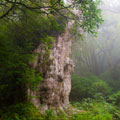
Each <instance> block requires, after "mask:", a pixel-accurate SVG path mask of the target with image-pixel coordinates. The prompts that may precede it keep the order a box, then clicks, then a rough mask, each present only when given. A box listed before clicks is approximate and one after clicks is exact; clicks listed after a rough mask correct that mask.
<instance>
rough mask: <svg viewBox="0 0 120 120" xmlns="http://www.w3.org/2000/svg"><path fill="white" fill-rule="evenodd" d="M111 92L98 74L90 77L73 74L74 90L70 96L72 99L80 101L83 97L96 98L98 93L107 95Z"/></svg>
mask: <svg viewBox="0 0 120 120" xmlns="http://www.w3.org/2000/svg"><path fill="white" fill-rule="evenodd" d="M109 93H110V88H109V86H108V85H107V84H106V83H105V82H104V81H102V80H101V79H99V78H98V77H97V76H94V75H89V76H88V77H80V76H78V75H73V76H72V91H71V94H70V98H71V100H72V101H74V100H75V101H80V100H82V99H83V98H94V97H96V96H97V95H98V94H99V95H100V96H106V95H108V94H109Z"/></svg>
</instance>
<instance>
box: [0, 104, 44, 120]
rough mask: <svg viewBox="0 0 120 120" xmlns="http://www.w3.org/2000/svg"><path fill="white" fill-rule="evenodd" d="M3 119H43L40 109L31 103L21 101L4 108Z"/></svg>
mask: <svg viewBox="0 0 120 120" xmlns="http://www.w3.org/2000/svg"><path fill="white" fill-rule="evenodd" d="M0 116H1V120H43V118H42V117H41V115H40V113H39V111H38V109H37V108H36V107H35V106H34V105H33V104H31V103H26V104H23V103H19V104H15V105H12V106H9V107H8V108H4V110H3V111H1V113H0Z"/></svg>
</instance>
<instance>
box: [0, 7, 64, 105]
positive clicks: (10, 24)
mask: <svg viewBox="0 0 120 120" xmlns="http://www.w3.org/2000/svg"><path fill="white" fill-rule="evenodd" d="M23 10H24V12H23V13H21V14H20V16H19V17H20V18H19V19H17V20H13V21H10V20H9V21H4V20H1V21H0V56H1V57H0V105H1V104H13V103H16V102H22V101H24V100H26V97H27V93H26V92H27V88H28V87H30V88H31V89H32V90H35V89H36V87H37V85H38V84H39V83H40V82H41V81H42V79H43V78H42V77H43V74H44V71H45V70H43V71H42V73H40V72H39V71H37V70H35V69H33V68H32V67H30V64H29V63H30V62H34V60H35V58H36V56H38V54H34V53H33V51H34V49H35V48H37V47H38V46H39V45H40V44H42V46H41V49H42V50H44V51H45V53H46V54H45V55H44V58H43V62H42V66H39V67H42V68H43V69H46V66H48V64H50V62H51V61H50V60H49V53H50V52H49V51H50V49H51V48H52V44H53V42H54V38H53V37H55V36H56V35H58V34H60V33H62V32H64V29H65V21H64V20H63V19H62V18H61V17H59V16H58V17H54V16H52V15H50V16H49V18H48V17H47V16H42V15H41V14H39V15H38V14H37V13H34V12H32V11H28V10H26V9H23ZM39 56H41V53H39Z"/></svg>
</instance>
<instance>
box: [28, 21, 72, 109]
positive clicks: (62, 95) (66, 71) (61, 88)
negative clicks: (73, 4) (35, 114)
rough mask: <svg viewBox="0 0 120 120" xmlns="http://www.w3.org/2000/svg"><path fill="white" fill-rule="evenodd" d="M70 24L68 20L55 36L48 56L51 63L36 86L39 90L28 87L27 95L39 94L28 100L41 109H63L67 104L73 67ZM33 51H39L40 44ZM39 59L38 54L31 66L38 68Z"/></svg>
mask: <svg viewBox="0 0 120 120" xmlns="http://www.w3.org/2000/svg"><path fill="white" fill-rule="evenodd" d="M72 24H73V23H72V22H69V23H68V25H67V27H66V30H65V32H64V33H63V34H61V35H59V36H57V37H56V38H55V42H54V44H53V48H52V50H51V53H50V57H49V58H50V60H52V64H50V65H48V66H47V69H46V72H45V73H46V74H45V75H44V80H43V82H42V83H41V84H40V85H39V86H38V88H39V90H37V91H32V90H30V89H28V94H29V95H32V96H39V97H36V98H35V97H33V98H31V99H30V100H31V101H32V103H34V105H35V106H36V107H38V108H40V109H42V110H48V109H50V108H52V107H54V108H56V109H57V108H61V109H63V108H64V107H67V106H69V94H70V91H71V73H72V72H73V69H74V64H73V62H72V60H71V58H70V56H71V45H72V39H71V33H70V28H71V27H72ZM35 52H36V53H41V49H40V46H39V47H38V48H37V49H36V50H35ZM39 59H40V58H39V56H37V58H36V60H35V61H34V63H32V66H33V68H35V69H38V66H39ZM39 69H41V68H39Z"/></svg>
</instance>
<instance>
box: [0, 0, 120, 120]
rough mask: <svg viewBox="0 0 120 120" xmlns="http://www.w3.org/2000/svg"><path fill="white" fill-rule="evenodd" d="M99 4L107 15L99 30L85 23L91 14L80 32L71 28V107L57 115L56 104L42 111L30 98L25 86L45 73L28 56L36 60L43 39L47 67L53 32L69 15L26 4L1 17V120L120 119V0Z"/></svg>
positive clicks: (62, 28)
mask: <svg viewBox="0 0 120 120" xmlns="http://www.w3.org/2000/svg"><path fill="white" fill-rule="evenodd" d="M51 4H54V2H53V3H51ZM62 4H63V3H62ZM59 7H61V6H59V5H58V6H57V8H58V9H59ZM98 7H99V8H100V9H101V10H102V17H103V19H104V22H103V23H102V20H101V19H98V21H99V23H100V24H101V23H102V24H101V25H100V27H99V29H98V30H96V31H94V29H93V31H92V27H93V28H94V27H95V26H94V25H92V26H91V25H90V26H89V24H88V25H86V24H87V23H89V22H90V21H89V20H91V19H88V21H87V22H86V24H83V25H82V27H83V29H85V31H84V32H82V35H81V34H77V35H75V33H74V30H72V34H73V35H74V36H75V39H74V43H73V46H72V56H71V57H72V59H73V61H74V63H75V71H74V73H73V75H72V90H71V94H70V102H71V107H70V108H68V109H67V110H65V111H61V110H60V111H59V112H58V114H56V113H55V112H54V110H53V109H50V110H48V111H46V112H45V113H44V114H41V113H40V112H39V110H38V109H37V108H36V107H35V106H34V105H33V104H32V103H30V102H29V101H27V96H26V93H25V92H24V91H26V90H27V88H26V84H27V85H28V86H29V87H30V88H31V89H32V90H35V88H36V85H37V84H38V83H40V82H41V81H42V79H43V77H44V74H43V73H39V72H37V71H35V70H34V69H30V68H29V65H28V61H33V60H34V56H32V55H33V50H34V49H35V48H36V47H37V45H38V44H40V43H42V44H44V45H47V46H48V47H47V48H46V47H43V49H44V50H45V51H46V56H45V58H44V62H43V66H41V67H44V64H46V63H47V62H48V61H47V59H48V58H49V52H50V51H49V50H50V49H51V48H52V45H51V43H53V42H54V37H55V36H57V35H59V34H61V33H63V32H64V31H65V27H66V23H67V20H66V19H64V17H65V16H61V15H58V14H57V12H56V11H54V10H53V11H52V10H51V12H52V13H54V14H56V16H54V14H51V15H50V16H49V17H48V18H47V17H46V16H43V14H42V11H41V13H40V14H39V15H38V13H36V12H33V11H29V10H26V9H22V12H20V11H19V10H18V11H17V10H16V13H15V14H14V15H16V14H17V15H18V14H19V16H15V18H14V19H11V17H9V18H5V19H1V20H0V120H120V1H119V0H113V1H110V0H103V2H102V3H101V5H100V6H98ZM83 9H86V8H83ZM37 12H38V11H37ZM63 13H64V12H63ZM66 13H67V12H66ZM0 15H1V14H0ZM67 17H69V16H67ZM70 17H71V16H70ZM8 19H11V20H8ZM16 19H17V20H16ZM8 21H9V22H8ZM93 24H94V22H93ZM76 25H77V24H76ZM33 26H34V27H33ZM96 26H97V27H98V24H96ZM75 29H77V28H76V27H75ZM87 32H88V33H87ZM96 32H97V33H98V34H96ZM28 78H29V80H28Z"/></svg>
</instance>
